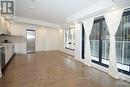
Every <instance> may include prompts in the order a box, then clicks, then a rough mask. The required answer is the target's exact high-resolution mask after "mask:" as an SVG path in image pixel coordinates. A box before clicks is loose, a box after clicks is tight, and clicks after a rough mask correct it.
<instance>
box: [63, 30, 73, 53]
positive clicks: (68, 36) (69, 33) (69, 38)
mask: <svg viewBox="0 0 130 87" xmlns="http://www.w3.org/2000/svg"><path fill="white" fill-rule="evenodd" d="M74 33H75V31H74V28H69V29H66V30H65V47H66V48H69V49H72V50H73V49H74V45H75V40H74V39H75V34H74Z"/></svg>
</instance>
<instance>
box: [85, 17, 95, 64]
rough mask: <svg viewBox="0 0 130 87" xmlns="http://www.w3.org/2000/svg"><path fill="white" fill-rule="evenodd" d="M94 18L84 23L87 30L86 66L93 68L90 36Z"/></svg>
mask: <svg viewBox="0 0 130 87" xmlns="http://www.w3.org/2000/svg"><path fill="white" fill-rule="evenodd" d="M93 21H94V18H89V19H86V20H84V21H83V25H84V29H85V35H86V40H85V64H87V65H88V66H91V50H90V40H89V36H90V33H91V30H92V26H93Z"/></svg>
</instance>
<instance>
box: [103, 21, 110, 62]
mask: <svg viewBox="0 0 130 87" xmlns="http://www.w3.org/2000/svg"><path fill="white" fill-rule="evenodd" d="M101 38H102V59H105V60H109V50H110V41H109V38H110V35H109V31H108V28H107V25H106V22H105V20H104V21H103V22H102V36H101Z"/></svg>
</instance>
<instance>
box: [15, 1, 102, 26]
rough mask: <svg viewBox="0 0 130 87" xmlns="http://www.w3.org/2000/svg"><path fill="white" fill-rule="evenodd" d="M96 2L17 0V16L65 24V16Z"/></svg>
mask: <svg viewBox="0 0 130 87" xmlns="http://www.w3.org/2000/svg"><path fill="white" fill-rule="evenodd" d="M32 1H34V2H32ZM35 1H36V2H35ZM98 1H103V0H98ZM96 2H97V0H15V4H16V16H18V17H24V18H30V19H36V20H40V21H46V22H52V23H56V24H63V23H64V22H65V18H67V17H69V16H71V15H73V14H75V13H77V12H78V11H80V10H82V9H85V8H87V7H89V6H91V5H93V4H95V3H96ZM33 7H34V8H33Z"/></svg>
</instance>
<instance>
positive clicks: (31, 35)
mask: <svg viewBox="0 0 130 87" xmlns="http://www.w3.org/2000/svg"><path fill="white" fill-rule="evenodd" d="M32 52H35V30H27V53H32Z"/></svg>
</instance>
